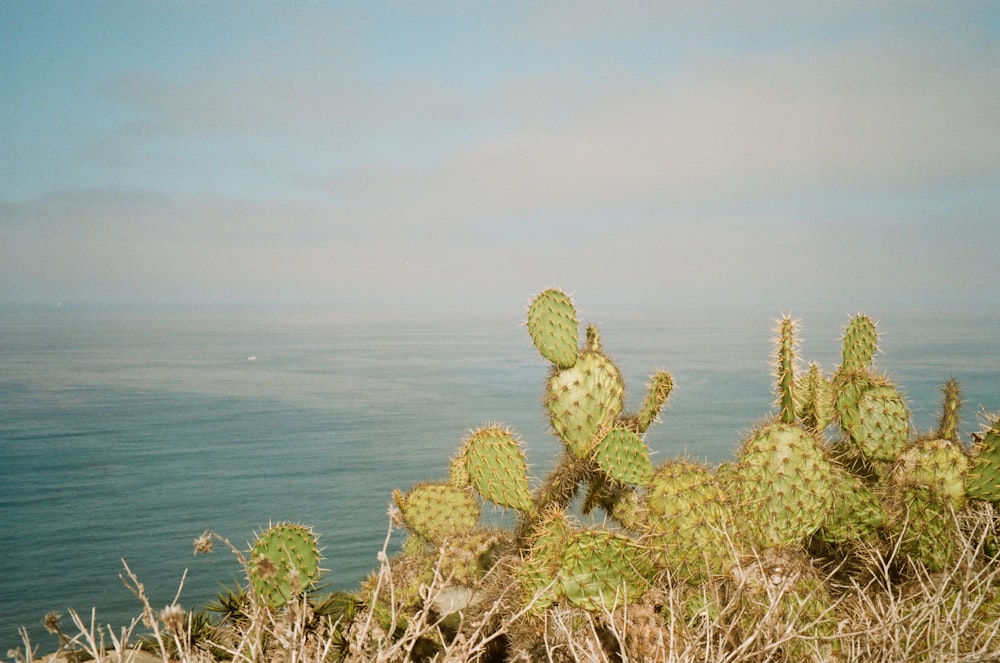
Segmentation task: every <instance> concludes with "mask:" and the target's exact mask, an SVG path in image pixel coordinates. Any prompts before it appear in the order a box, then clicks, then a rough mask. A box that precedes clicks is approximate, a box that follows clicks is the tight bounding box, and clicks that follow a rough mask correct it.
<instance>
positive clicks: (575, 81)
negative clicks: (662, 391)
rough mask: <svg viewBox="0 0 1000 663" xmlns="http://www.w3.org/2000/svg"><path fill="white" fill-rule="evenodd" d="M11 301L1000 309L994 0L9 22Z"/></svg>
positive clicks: (72, 10) (74, 7)
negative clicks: (583, 302) (571, 301)
mask: <svg viewBox="0 0 1000 663" xmlns="http://www.w3.org/2000/svg"><path fill="white" fill-rule="evenodd" d="M0 62H2V63H3V64H2V65H0V89H2V92H3V93H2V95H0V125H2V126H3V127H4V129H3V131H2V132H0V302H3V301H8V302H12V301H14V302H16V301H38V302H57V301H65V302H105V301H107V302H143V303H157V302H175V301H209V302H213V301H223V302H242V301H258V300H259V301H272V302H297V301H323V302H326V301H329V302H370V303H373V304H374V305H377V306H378V305H395V304H398V303H400V302H409V303H411V304H417V305H425V304H427V305H437V304H451V305H456V306H465V305H473V304H475V303H482V302H487V303H492V302H496V304H497V305H499V306H509V305H510V303H511V302H517V303H524V302H526V301H527V300H528V298H529V297H530V295H531V294H532V293H534V292H537V291H538V290H541V289H543V288H545V287H548V286H551V285H559V286H561V287H564V288H566V289H567V290H570V291H573V292H575V293H576V294H577V296H578V297H586V298H587V299H590V300H595V301H596V300H604V301H621V302H623V303H626V304H629V305H632V304H640V303H643V302H648V301H652V300H654V299H655V300H661V301H684V302H692V301H693V302H699V303H706V304H709V305H719V306H726V305H729V304H731V303H734V302H747V301H754V302H762V303H766V304H767V305H770V306H777V307H782V308H784V309H789V308H791V307H794V306H797V305H800V304H802V303H808V304H809V305H811V306H816V305H820V306H822V305H823V303H825V302H829V304H830V306H836V307H838V308H844V307H846V308H847V309H849V310H855V309H858V308H863V307H865V306H871V305H880V304H884V303H887V302H897V303H905V304H911V305H912V304H926V305H941V304H947V303H950V302H954V303H962V304H969V303H973V304H980V305H984V306H988V305H991V304H992V305H996V304H1000V295H998V288H997V283H1000V261H998V260H997V259H996V246H997V240H996V238H997V236H1000V73H998V72H1000V5H998V4H997V3H995V2H981V3H976V2H926V3H925V2H920V1H918V0H915V1H913V2H874V3H873V2H850V1H848V2H839V3H838V2H834V3H827V2H808V1H807V2H754V3H744V2H725V1H721V0H720V1H718V2H712V1H709V2H676V3H672V2H665V3H629V2H625V3H618V2H615V3H612V2H606V3H597V2H572V3H569V2H548V3H536V2H524V3H521V2H504V3H485V2H484V3H397V2H392V3H385V2H369V3H322V2H308V3H305V2H301V3H282V2H267V3H264V2H261V3H253V2H250V3H247V2H212V3H202V2H120V3H119V2H85V3H82V2H68V1H67V2H34V1H32V2H20V1H8V2H4V3H2V4H0Z"/></svg>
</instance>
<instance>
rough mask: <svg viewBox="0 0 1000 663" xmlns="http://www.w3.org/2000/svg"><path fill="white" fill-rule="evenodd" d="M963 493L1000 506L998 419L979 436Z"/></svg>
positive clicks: (999, 432) (999, 427) (999, 429)
mask: <svg viewBox="0 0 1000 663" xmlns="http://www.w3.org/2000/svg"><path fill="white" fill-rule="evenodd" d="M965 492H966V495H968V496H969V497H970V498H971V499H975V500H982V501H984V502H993V503H994V504H1000V418H996V419H994V420H993V422H992V423H991V424H990V426H989V427H988V428H987V429H986V430H985V431H983V432H982V433H980V434H979V441H978V442H977V444H976V445H975V447H974V448H973V461H972V467H971V469H970V470H969V478H968V482H967V484H966V487H965Z"/></svg>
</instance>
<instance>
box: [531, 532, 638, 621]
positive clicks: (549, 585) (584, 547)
mask: <svg viewBox="0 0 1000 663" xmlns="http://www.w3.org/2000/svg"><path fill="white" fill-rule="evenodd" d="M554 523H560V521H558V520H556V521H554V522H550V523H549V524H548V525H546V529H552V530H553V531H543V532H542V533H537V532H536V534H535V537H534V543H533V544H532V546H531V548H530V550H529V554H528V556H527V557H526V558H525V560H524V562H523V563H522V565H521V567H520V568H519V569H518V579H519V580H520V582H521V585H522V589H524V590H525V599H526V601H528V602H530V605H531V607H532V609H533V610H535V611H538V610H542V609H545V608H547V607H549V606H551V605H552V604H553V603H555V602H559V601H567V602H569V603H570V604H572V605H574V606H576V607H578V608H582V609H584V610H589V611H596V612H602V613H603V612H605V611H610V610H613V609H615V607H617V606H620V605H625V604H626V603H629V602H631V601H634V600H637V599H639V598H640V597H641V596H642V595H643V594H644V593H645V592H646V590H647V589H648V588H649V584H650V581H649V578H650V577H651V576H652V567H651V566H650V563H649V559H648V556H647V555H646V554H645V551H644V550H643V549H642V548H641V547H640V546H639V545H637V544H636V543H635V542H634V541H633V540H631V539H630V538H628V537H625V536H622V535H620V534H615V533H613V532H611V531H608V530H603V529H570V528H569V527H562V526H555V527H554V528H553V527H552V525H553V524H554ZM561 524H562V523H560V525H561Z"/></svg>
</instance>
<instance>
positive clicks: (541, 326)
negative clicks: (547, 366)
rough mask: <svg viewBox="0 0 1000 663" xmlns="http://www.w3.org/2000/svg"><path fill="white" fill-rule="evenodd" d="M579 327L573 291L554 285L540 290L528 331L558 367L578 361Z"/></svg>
mask: <svg viewBox="0 0 1000 663" xmlns="http://www.w3.org/2000/svg"><path fill="white" fill-rule="evenodd" d="M578 327H579V323H578V322H577V319H576V308H574V306H573V302H572V300H571V299H570V298H569V295H567V294H566V293H564V292H562V291H561V290H557V289H554V288H550V289H548V290H545V291H543V292H541V293H539V294H538V295H537V296H536V297H535V299H534V300H532V302H531V305H530V306H529V307H528V333H529V334H530V335H531V340H532V341H533V342H534V344H535V347H536V348H538V352H539V353H541V355H542V356H543V357H545V358H546V359H548V360H549V361H551V362H552V363H553V364H555V365H556V366H557V367H558V368H570V367H572V366H573V364H575V363H576V358H577V344H578V342H579V341H578V339H579V336H578Z"/></svg>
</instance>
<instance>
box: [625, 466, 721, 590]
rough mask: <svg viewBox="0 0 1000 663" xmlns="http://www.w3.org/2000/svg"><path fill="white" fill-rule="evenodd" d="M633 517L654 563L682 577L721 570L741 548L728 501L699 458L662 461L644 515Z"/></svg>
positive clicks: (693, 577) (692, 577)
mask: <svg viewBox="0 0 1000 663" xmlns="http://www.w3.org/2000/svg"><path fill="white" fill-rule="evenodd" d="M632 520H633V523H634V525H633V529H635V530H638V531H639V532H640V533H641V540H642V542H643V543H644V544H645V545H646V546H647V548H648V549H649V553H650V556H651V557H652V559H653V561H654V563H655V564H656V565H658V566H661V567H665V568H667V569H669V570H670V571H671V572H672V573H673V575H674V576H676V577H678V578H680V579H683V580H687V581H694V580H698V579H706V578H709V577H712V576H718V575H722V574H724V573H725V572H726V571H727V570H728V569H729V567H730V566H732V564H733V563H734V560H735V558H736V555H737V553H738V548H737V543H736V541H737V540H738V537H737V535H736V523H735V516H734V514H733V511H732V508H731V506H730V504H729V500H728V498H727V497H726V494H725V493H724V492H723V490H722V488H720V487H719V485H718V484H717V483H716V481H715V478H714V476H713V475H712V471H711V470H710V469H709V468H708V466H706V465H703V464H700V463H695V462H692V461H689V460H682V459H675V460H666V461H664V462H663V463H661V464H660V465H659V466H658V467H657V468H656V471H655V472H654V473H653V476H652V478H651V480H650V482H649V489H648V497H647V499H646V504H645V511H644V513H643V515H642V517H637V518H634V519H632Z"/></svg>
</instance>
